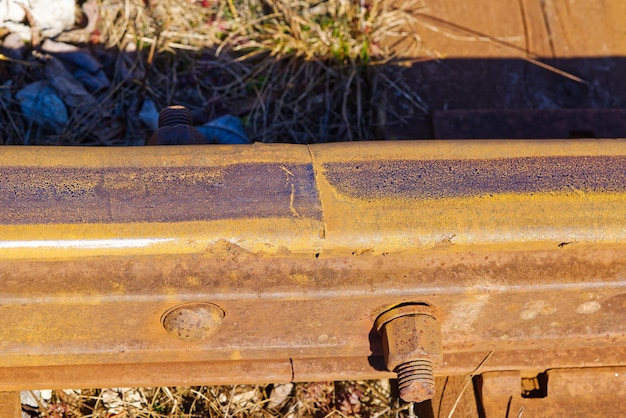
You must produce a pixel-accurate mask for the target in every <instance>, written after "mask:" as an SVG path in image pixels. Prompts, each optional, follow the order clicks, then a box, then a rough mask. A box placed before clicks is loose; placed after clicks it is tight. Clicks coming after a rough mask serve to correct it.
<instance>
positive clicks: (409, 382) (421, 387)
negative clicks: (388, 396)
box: [395, 358, 435, 402]
mask: <svg viewBox="0 0 626 418" xmlns="http://www.w3.org/2000/svg"><path fill="white" fill-rule="evenodd" d="M395 372H396V373H397V374H398V389H399V391H400V397H401V398H402V399H404V400H405V401H407V402H423V401H425V400H428V399H432V397H433V396H434V395H435V375H434V372H433V361H432V360H431V359H428V358H424V359H420V360H414V361H408V362H406V363H402V364H400V365H399V366H398V367H396V369H395Z"/></svg>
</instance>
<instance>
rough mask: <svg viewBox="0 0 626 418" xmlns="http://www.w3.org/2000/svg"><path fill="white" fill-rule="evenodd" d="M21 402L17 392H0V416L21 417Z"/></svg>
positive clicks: (6, 417) (2, 417) (7, 417)
mask: <svg viewBox="0 0 626 418" xmlns="http://www.w3.org/2000/svg"><path fill="white" fill-rule="evenodd" d="M21 417H22V403H21V401H20V393H19V392H0V418H21Z"/></svg>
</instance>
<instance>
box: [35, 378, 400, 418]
mask: <svg viewBox="0 0 626 418" xmlns="http://www.w3.org/2000/svg"><path fill="white" fill-rule="evenodd" d="M33 394H34V395H35V397H34V398H35V399H37V402H38V405H37V406H33V407H29V408H25V410H27V411H28V413H29V414H30V415H31V416H43V417H52V418H62V417H85V418H91V417H94V418H95V417H107V418H113V417H132V418H135V417H146V418H147V417H156V418H161V417H173V416H176V417H189V418H195V417H198V418H200V417H220V418H221V417H224V418H226V417H289V418H301V417H316V418H324V417H364V418H375V417H391V416H395V417H404V416H408V411H409V408H410V405H408V404H402V405H401V404H400V401H399V399H398V398H397V397H395V396H392V394H391V390H390V385H389V381H387V380H379V381H359V382H317V383H295V384H294V383H288V384H279V385H267V386H255V385H239V386H195V387H155V388H112V389H83V390H56V391H52V392H51V393H50V395H49V398H48V399H42V398H41V393H39V392H36V393H33Z"/></svg>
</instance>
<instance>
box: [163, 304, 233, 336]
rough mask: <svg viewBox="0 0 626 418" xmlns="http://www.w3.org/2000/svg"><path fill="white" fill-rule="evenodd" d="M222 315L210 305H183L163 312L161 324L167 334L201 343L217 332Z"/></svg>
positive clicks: (219, 310)
mask: <svg viewBox="0 0 626 418" xmlns="http://www.w3.org/2000/svg"><path fill="white" fill-rule="evenodd" d="M224 315H225V314H224V310H223V309H222V308H220V307H219V306H217V305H214V304H212V303H206V302H199V303H185V304H183V305H178V306H176V307H174V308H172V309H169V310H168V311H167V312H165V313H164V314H163V316H162V317H161V322H162V324H163V328H165V330H166V331H167V332H169V333H170V334H171V335H173V336H175V337H177V338H179V339H181V340H183V341H201V340H204V339H205V338H207V337H209V336H210V335H213V334H214V333H215V332H216V331H217V329H218V328H219V326H220V325H221V324H222V319H224Z"/></svg>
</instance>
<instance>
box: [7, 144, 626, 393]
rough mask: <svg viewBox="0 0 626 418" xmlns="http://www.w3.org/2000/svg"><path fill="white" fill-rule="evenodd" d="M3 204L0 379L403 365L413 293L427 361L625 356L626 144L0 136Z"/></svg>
mask: <svg viewBox="0 0 626 418" xmlns="http://www.w3.org/2000/svg"><path fill="white" fill-rule="evenodd" d="M0 207H1V208H2V210H1V211H0V282H1V283H2V292H1V294H0V390H17V389H24V388H29V389H33V388H37V387H76V386H94V384H96V385H97V386H103V385H104V386H124V385H130V384H147V385H154V384H209V383H243V382H262V381H274V382H278V381H292V380H318V379H334V378H336V379H346V378H375V377H380V376H391V374H390V372H389V371H387V370H386V368H385V364H384V361H383V358H382V356H383V351H384V350H383V347H382V341H381V338H380V336H379V335H378V333H377V332H376V330H375V329H374V322H375V320H376V318H377V317H378V316H379V315H380V314H381V313H383V312H385V311H387V310H389V309H390V308H392V307H394V306H398V305H403V304H407V303H423V304H427V305H428V306H430V307H431V308H432V309H433V310H434V311H435V312H436V315H435V316H436V318H437V321H438V322H439V324H440V326H441V337H442V347H443V361H442V362H441V366H440V367H439V368H438V369H437V370H436V371H435V372H436V373H437V374H464V373H469V372H471V371H472V370H473V369H474V368H475V367H476V366H477V365H478V364H479V363H480V362H481V361H482V360H483V359H484V358H485V356H486V355H487V354H488V353H490V352H493V354H492V355H491V356H490V358H489V361H488V362H487V363H485V364H484V366H483V370H484V371H489V370H491V371H499V370H522V371H529V372H532V371H543V370H546V369H549V368H560V367H589V366H594V367H597V366H603V365H611V366H623V365H626V364H625V363H626V357H625V356H624V352H625V351H626V321H624V318H625V317H626V289H624V287H625V286H626V141H625V140H619V139H617V140H575V141H571V140H570V141H436V142H434V141H433V142H429V141H408V142H370V143H346V144H323V145H312V146H298V145H263V144H255V145H251V146H180V147H143V148H99V149H95V148H44V147H41V148H39V147H31V148H22V147H4V148H3V152H2V153H1V154H0ZM172 312H174V313H175V314H176V315H178V314H180V318H182V319H180V320H174V319H176V318H178V317H176V318H174V317H172V316H170V317H169V319H168V320H166V319H165V318H167V315H166V314H167V313H170V314H171V313H172ZM164 323H165V326H164ZM172 324H173V325H172ZM166 328H167V329H166ZM185 336H191V337H189V338H187V337H185ZM105 370H106V371H107V372H106V373H104V371H105ZM95 378H97V380H98V381H97V382H95V381H94V379H95Z"/></svg>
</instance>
